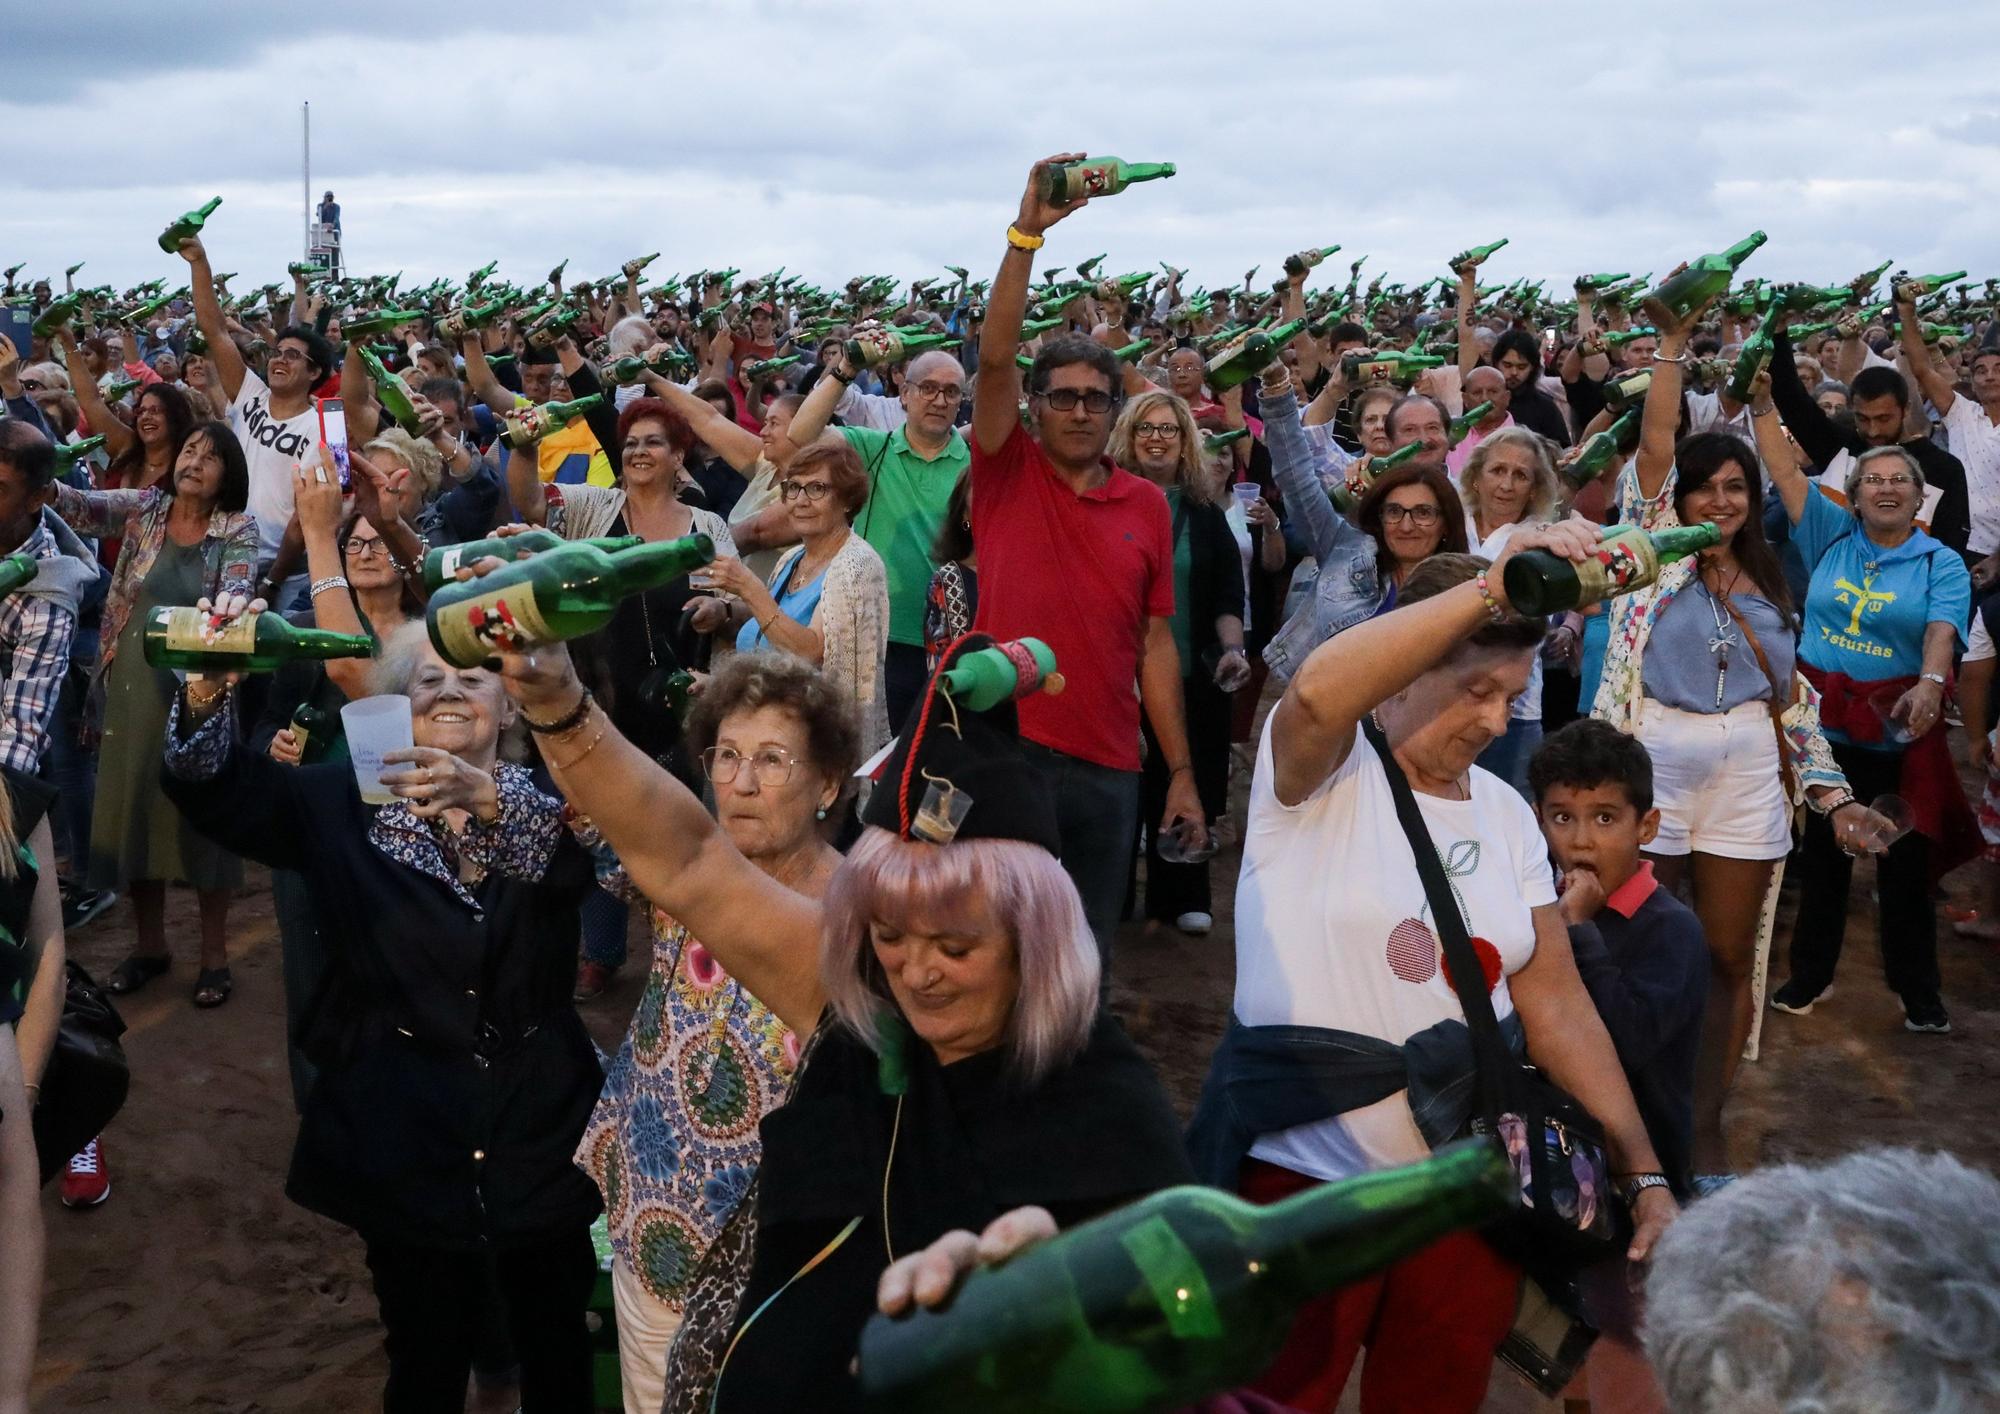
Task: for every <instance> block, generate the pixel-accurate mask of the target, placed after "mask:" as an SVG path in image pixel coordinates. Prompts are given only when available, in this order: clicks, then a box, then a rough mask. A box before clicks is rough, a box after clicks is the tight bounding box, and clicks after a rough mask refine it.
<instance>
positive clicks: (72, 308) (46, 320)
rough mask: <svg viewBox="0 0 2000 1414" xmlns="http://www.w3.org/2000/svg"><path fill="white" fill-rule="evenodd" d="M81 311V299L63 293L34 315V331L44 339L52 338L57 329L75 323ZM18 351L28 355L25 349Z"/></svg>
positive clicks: (24, 356) (24, 355) (22, 354)
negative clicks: (38, 313) (59, 297)
mask: <svg viewBox="0 0 2000 1414" xmlns="http://www.w3.org/2000/svg"><path fill="white" fill-rule="evenodd" d="M82 312H83V301H82V300H80V299H78V298H77V297H76V296H75V295H64V296H63V297H62V298H61V299H59V300H57V301H56V302H55V303H54V304H51V305H50V306H49V307H48V308H47V309H45V310H43V311H42V312H41V314H40V315H38V316H37V317H36V319H35V322H34V325H33V328H34V331H35V332H36V333H37V334H39V335H41V336H42V337H43V338H44V339H49V338H53V337H55V333H56V331H57V330H58V329H62V328H65V327H66V326H68V325H70V324H73V323H75V322H76V320H77V317H78V316H79V315H80V314H81V313H82ZM20 353H21V357H23V358H26V357H27V356H28V351H27V350H26V349H22V350H21V351H20Z"/></svg>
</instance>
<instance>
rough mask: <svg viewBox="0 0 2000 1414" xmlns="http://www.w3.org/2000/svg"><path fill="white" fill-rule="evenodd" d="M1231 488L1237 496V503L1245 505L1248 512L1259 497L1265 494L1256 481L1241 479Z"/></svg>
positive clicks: (1232, 492)
mask: <svg viewBox="0 0 2000 1414" xmlns="http://www.w3.org/2000/svg"><path fill="white" fill-rule="evenodd" d="M1229 489H1230V492H1231V494H1233V495H1234V496H1235V497H1236V504H1237V505H1239V506H1241V507H1243V509H1244V510H1245V511H1246V512H1247V511H1248V510H1249V509H1250V508H1251V507H1252V506H1254V505H1256V504H1257V498H1258V497H1260V496H1262V495H1263V494H1264V493H1263V491H1262V490H1261V489H1260V488H1259V487H1258V485H1257V483H1256V482H1254V481H1239V482H1237V483H1236V484H1235V485H1234V486H1231V487H1230V488H1229Z"/></svg>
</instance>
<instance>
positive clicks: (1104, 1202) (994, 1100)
mask: <svg viewBox="0 0 2000 1414" xmlns="http://www.w3.org/2000/svg"><path fill="white" fill-rule="evenodd" d="M490 563H491V562H488V565H483V566H482V567H481V568H482V569H483V568H486V567H488V566H490ZM987 643H990V640H986V639H983V638H981V637H980V636H978V635H974V636H971V637H969V638H967V639H965V640H962V641H961V644H960V645H959V647H958V648H957V649H956V650H955V651H954V654H953V657H952V658H950V659H948V660H947V663H948V664H949V663H951V662H955V661H957V659H958V657H960V656H962V655H963V654H965V653H967V652H969V651H972V650H973V649H974V648H977V647H980V646H982V645H984V644H987ZM501 661H502V668H501V671H502V674H503V676H504V677H505V679H506V681H507V685H508V690H509V691H510V692H512V693H513V694H514V696H515V698H516V699H517V700H518V701H519V703H520V706H521V712H522V715H523V716H524V717H525V718H526V720H527V721H528V724H529V726H530V727H531V728H532V729H534V730H535V731H537V732H539V733H541V740H542V742H543V758H544V760H545V761H546V762H547V764H548V766H549V768H550V770H551V771H552V772H553V773H554V776H555V779H556V782H557V784H558V785H559V786H560V787H561V789H562V791H563V793H564V794H565V795H566V796H567V797H568V798H569V801H570V803H571V805H572V806H573V807H574V808H575V809H576V810H577V811H579V812H582V813H583V814H585V815H587V816H588V817H589V820H590V822H591V824H592V825H593V826H594V827H595V828H596V829H597V830H599V831H601V832H602V834H603V836H604V838H605V840H606V841H608V842H609V843H610V844H611V845H613V846H615V847H616V849H617V851H618V855H619V858H620V859H621V860H622V861H623V864H624V867H625V869H626V870H627V871H628V873H629V875H630V877H631V880H632V882H633V883H634V884H635V885H637V886H638V888H640V889H641V890H642V891H643V892H644V893H645V895H646V896H647V897H648V898H649V899H651V900H652V901H653V903H654V905H655V906H657V907H659V908H661V909H664V910H666V911H667V912H668V913H670V914H671V915H672V916H673V917H674V918H676V919H678V920H679V921H680V922H681V923H682V924H684V925H685V926H686V927H687V929H688V930H689V932H690V933H692V934H694V935H696V936H698V937H700V938H701V940H702V941H703V943H704V944H706V945H707V947H708V950H709V951H710V952H711V953H713V954H714V956H715V958H716V960H717V961H718V962H719V963H720V964H721V965H722V966H723V967H725V968H727V969H728V971H729V974H730V975H731V976H732V977H734V978H736V979H737V981H738V982H740V983H741V984H742V986H743V987H744V988H745V989H746V990H747V991H749V992H751V993H753V994H754V995H755V996H756V997H757V998H758V999H759V1000H761V1001H762V1002H763V1003H764V1004H765V1005H766V1006H767V1007H769V1008H770V1010H771V1011H772V1013H773V1014H775V1015H776V1016H777V1017H778V1019H779V1020H780V1021H782V1022H783V1023H784V1024H785V1025H786V1026H788V1027H790V1028H791V1029H792V1030H794V1031H796V1032H797V1033H798V1034H800V1035H802V1036H808V1037H810V1038H811V1039H810V1040H808V1041H807V1043H806V1046H805V1050H804V1055H803V1057H802V1058H801V1060H800V1062H799V1068H798V1073H797V1079H796V1081H795V1082H794V1087H793V1091H792V1097H791V1099H790V1100H789V1101H788V1102H787V1103H786V1104H785V1105H784V1106H783V1107H781V1108H779V1109H777V1110H774V1111H773V1112H771V1114H769V1115H768V1116H766V1118H765V1120H764V1125H763V1160H762V1167H761V1170H760V1172H759V1176H758V1181H757V1187H756V1196H755V1200H754V1203H752V1204H746V1205H745V1207H746V1210H747V1212H746V1223H747V1222H750V1221H754V1224H755V1228H754V1240H752V1239H751V1238H750V1237H748V1236H747V1234H746V1233H745V1232H739V1233H737V1234H736V1235H735V1237H734V1238H733V1239H732V1236H731V1234H729V1233H727V1232H726V1233H725V1234H724V1236H723V1238H722V1239H721V1240H720V1241H719V1242H718V1243H717V1248H716V1252H719V1253H720V1254H721V1255H720V1257H717V1256H716V1253H712V1254H711V1256H712V1259H713V1260H716V1261H718V1262H719V1263H720V1265H722V1266H723V1267H724V1268H728V1266H729V1262H728V1257H729V1254H731V1253H732V1252H733V1253H736V1254H739V1255H740V1259H741V1263H742V1265H741V1266H740V1267H738V1268H735V1269H734V1270H733V1273H732V1275H733V1279H730V1278H729V1277H728V1276H723V1277H718V1279H717V1280H716V1282H715V1283H714V1284H713V1286H712V1288H711V1289H710V1291H709V1293H708V1294H707V1296H706V1297H704V1296H701V1295H697V1297H696V1298H695V1299H694V1300H692V1301H691V1303H690V1306H689V1308H688V1312H687V1316H686V1324H685V1325H684V1326H683V1328H682V1332H681V1335H680V1336H679V1338H678V1341H677V1343H676V1347H675V1351H674V1353H673V1356H672V1357H671V1361H670V1366H669V1386H668V1403H667V1407H668V1408H669V1409H693V1408H700V1409H709V1408H711V1407H712V1408H714V1409H716V1410H719V1411H723V1414H734V1411H742V1410H770V1409H803V1408H812V1409H814V1410H820V1411H840V1410H853V1409H858V1408H859V1399H860V1396H859V1391H858V1387H857V1384H856V1381H855V1379H854V1375H853V1371H852V1368H851V1367H852V1362H853V1359H854V1354H855V1350H856V1346H857V1342H858V1339H859V1336H860V1333H861V1327H862V1325H863V1324H864V1322H865V1321H866V1320H867V1318H868V1315H869V1313H870V1312H871V1311H872V1310H873V1309H875V1306H876V1302H877V1285H878V1282H882V1281H883V1280H884V1269H885V1268H888V1267H890V1266H891V1265H892V1264H893V1263H895V1262H896V1261H897V1260H898V1259H900V1258H906V1257H910V1256H912V1255H913V1254H918V1253H923V1252H925V1249H926V1248H927V1246H930V1245H931V1244H936V1246H930V1251H929V1253H928V1254H927V1256H928V1259H929V1262H930V1263H932V1264H934V1265H927V1266H926V1267H925V1274H924V1275H923V1276H922V1277H921V1278H920V1279H919V1280H918V1281H917V1283H916V1293H917V1296H918V1298H919V1299H921V1300H923V1301H925V1302H926V1303H930V1304H935V1303H936V1302H938V1301H941V1300H942V1299H943V1298H944V1295H945V1292H946V1291H947V1290H948V1289H949V1287H950V1285H951V1281H950V1273H952V1272H954V1271H957V1270H962V1269H963V1268H965V1267H967V1266H970V1265H971V1264H972V1263H973V1261H974V1260H975V1255H974V1254H975V1252H981V1251H983V1252H986V1253H988V1254H990V1253H992V1252H994V1251H998V1250H1008V1251H1011V1250H1013V1249H1014V1247H1015V1246H1017V1245H1018V1244H1019V1243H1020V1242H1021V1241H1023V1240H1026V1239H1029V1238H1032V1237H1034V1236H1039V1235H1042V1234H1045V1233H1046V1232H1047V1231H1049V1230H1050V1227H1051V1221H1050V1220H1051V1218H1053V1220H1054V1222H1055V1223H1059V1224H1064V1225H1067V1224H1069V1223H1072V1222H1077V1221H1081V1220H1082V1219H1084V1218H1087V1217H1090V1216H1093V1215H1095V1214H1097V1213H1100V1212H1103V1211H1105V1210H1107V1209H1110V1208H1114V1207H1117V1206H1119V1205H1120V1204H1121V1203H1123V1202H1125V1201H1127V1200H1129V1199H1132V1198H1135V1197H1137V1196H1140V1195H1142V1194H1145V1193H1148V1192H1152V1191H1155V1190H1157V1189H1160V1188H1163V1187H1168V1186H1171V1185H1172V1184H1175V1183H1177V1182H1182V1181H1185V1180H1186V1178H1187V1177H1188V1174H1189V1169H1188V1165H1187V1159H1186V1157H1185V1154H1184V1153H1183V1150H1182V1147H1181V1141H1180V1134H1179V1125H1178V1123H1177V1121H1176V1120H1175V1118H1174V1114H1173V1110H1172V1107H1171V1106H1170V1105H1169V1104H1168V1102H1167V1099H1166V1096H1165V1094H1164V1092H1163V1091H1162V1090H1161V1088H1160V1086H1159V1083H1158V1081H1157V1080H1156V1079H1155V1078H1154V1077H1153V1074H1152V1072H1151V1071H1150V1070H1149V1069H1148V1068H1147V1066H1146V1063H1145V1062H1144V1061H1143V1060H1141V1059H1140V1057H1139V1055H1138V1052H1137V1051H1136V1050H1134V1048H1133V1047H1132V1044H1131V1042H1130V1041H1128V1040H1127V1039H1126V1038H1125V1035H1124V1033H1123V1032H1122V1031H1121V1030H1120V1029H1119V1027H1118V1024H1117V1023H1116V1022H1115V1021H1113V1020H1112V1019H1111V1018H1110V1016H1109V1015H1108V1014H1106V1013H1104V1012H1102V1011H1100V1009H1099V1006H1098V963H1097V948H1096V944H1095V942H1094V941H1093V939H1092V936H1091V932H1090V925H1089V923H1088V922H1087V920H1086V919H1085V917H1084V913H1083V905H1082V903H1081V901H1080V900H1079V898H1078V896H1077V893H1076V888H1075V886H1074V885H1073V884H1071V883H1070V881H1069V877H1068V875H1066V874H1065V873H1064V872H1063V870H1062V866H1061V864H1060V863H1059V862H1058V860H1057V858H1056V853H1055V851H1056V849H1057V846H1058V844H1059V841H1060V836H1059V835H1058V833H1057V829H1056V820H1055V807H1054V802H1053V799H1052V798H1051V796H1050V794H1049V792H1048V789H1047V787H1046V786H1045V785H1044V784H1043V783H1042V782H1041V781H1040V780H1039V778H1038V777H1037V776H1036V774H1035V773H1034V772H1033V771H1030V770H1028V769H1026V762H1025V758H1024V757H1023V755H1022V752H1021V746H1020V742H1019V738H1018V731H1017V726H1016V719H1015V712H1014V707H1013V705H1012V703H1011V702H1003V703H1001V704H1000V705H998V706H996V707H994V708H992V709H990V710H988V711H985V712H975V711H973V710H971V709H970V708H969V707H967V706H965V705H963V704H961V703H957V702H955V701H954V700H953V699H951V698H949V697H947V696H945V695H944V693H943V690H942V688H941V686H940V685H939V679H936V678H934V679H933V680H932V683H931V686H930V688H929V689H928V691H927V693H926V697H925V700H924V702H923V703H922V704H921V705H920V706H919V708H918V710H917V711H916V712H915V713H914V714H913V715H912V718H911V720H910V722H909V724H908V727H907V728H906V730H905V731H904V733H903V736H902V739H901V742H900V744H899V745H898V747H897V748H896V750H895V751H894V752H893V753H892V754H891V756H890V757H889V759H888V761H887V763H886V765H885V767H884V769H883V771H882V773H881V776H880V782H879V784H878V785H877V787H876V790H875V792H874V794H873V795H872V797H871V798H870V801H869V804H868V806H867V809H866V811H865V812H864V817H863V818H864V822H865V824H866V825H867V828H866V829H865V830H864V832H863V834H862V836H861V839H860V841H859V842H858V843H857V844H856V845H855V846H854V848H853V850H852V851H851V852H850V853H849V854H848V855H847V857H846V859H845V860H844V861H842V863H841V864H840V865H839V867H838V868H837V869H836V870H835V871H834V873H833V876H832V878H831V879H830V880H829V881H828V884H827V888H826V892H825V897H824V898H823V899H819V898H812V897H808V896H806V895H803V894H800V893H798V892H796V891H794V890H792V889H789V888H787V887H786V886H785V885H784V883H783V882H782V881H780V880H778V879H774V878H772V877H770V876H769V875H768V874H766V873H764V872H763V871H762V870H760V869H758V868H757V867H756V866H755V865H754V864H752V863H751V862H749V861H748V860H746V859H745V858H744V857H743V855H742V854H741V853H739V852H738V850H737V848H736V847H735V846H734V845H733V844H732V843H731V842H730V839H729V836H728V835H727V834H725V833H724V832H723V830H722V829H721V828H720V827H719V826H718V825H717V824H716V822H715V821H714V820H713V819H712V818H711V817H710V816H709V814H708V811H707V810H706V809H705V808H703V805H702V803H701V800H700V799H699V798H698V797H697V796H695V795H694V794H693V793H692V792H690V791H689V790H687V788H686V787H684V786H683V785H681V784H680V783H679V782H678V781H676V780H675V779H674V778H673V777H672V776H671V775H670V774H669V773H667V772H666V771H664V770H662V769H660V768H659V767H658V766H656V765H655V764H654V763H653V762H651V761H649V760H647V759H646V758H645V756H644V754H643V753H641V752H639V751H638V750H636V749H634V748H633V747H632V746H631V745H630V744H629V743H628V742H627V741H626V740H625V739H624V738H623V737H622V736H621V735H620V734H619V732H618V731H617V729H616V728H615V727H613V726H612V725H611V723H610V721H609V720H608V719H607V718H606V717H605V716H604V714H603V712H602V711H600V710H599V709H598V708H597V706H596V705H595V704H594V703H593V702H592V701H591V699H590V696H589V694H588V693H586V692H585V691H584V690H583V689H582V687H581V685H580V684H579V683H578V682H577V679H576V676H575V673H574V671H573V670H572V669H571V666H570V664H569V660H568V655H567V654H566V653H565V652H564V651H563V650H562V648H561V647H560V646H557V647H554V648H540V649H537V650H536V651H535V653H534V654H533V655H530V656H520V655H509V656H503V658H502V660H501ZM1026 1205H1034V1206H1035V1207H1037V1208H1039V1209H1040V1210H1041V1211H1031V1212H1026V1213H1024V1212H1021V1211H1019V1210H1021V1209H1022V1208H1023V1207H1024V1206H1026ZM982 1231H983V1232H984V1233H985V1234H986V1237H985V1240H984V1241H978V1240H975V1237H974V1234H975V1233H980V1232H982ZM746 1273H747V1275H745V1274H746ZM909 1275H910V1268H908V1267H905V1268H903V1269H901V1270H900V1271H899V1272H898V1273H897V1275H896V1277H895V1285H896V1286H897V1287H898V1288H899V1289H901V1288H905V1287H906V1286H907V1283H908V1278H909ZM890 1286H891V1284H890V1283H884V1290H885V1292H888V1291H889V1290H890ZM892 1304H896V1303H892ZM732 1331H733V1332H734V1339H733V1340H732V1339H731V1332H732ZM711 1400H712V1401H713V1403H712V1404H711V1402H710V1401H711Z"/></svg>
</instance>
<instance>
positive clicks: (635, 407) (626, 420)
mask: <svg viewBox="0 0 2000 1414" xmlns="http://www.w3.org/2000/svg"><path fill="white" fill-rule="evenodd" d="M642 422H657V423H660V424H662V425H663V426H664V427H665V428H666V429H667V445H669V446H671V447H672V448H673V449H674V450H675V451H677V452H679V453H680V454H681V455H682V456H686V455H687V454H688V453H689V452H690V451H692V450H693V449H694V429H693V428H692V427H690V426H688V420H687V419H686V418H684V417H682V416H681V415H680V414H679V413H677V412H675V411H674V410H673V409H672V408H671V407H668V406H667V404H666V403H665V402H664V401H662V400H661V399H659V398H634V399H633V400H632V401H631V402H629V403H627V404H626V405H625V410H624V411H623V412H621V413H619V414H618V445H619V446H621V447H622V446H624V445H625V439H626V438H627V437H630V436H631V435H632V429H633V428H634V427H636V426H638V425H639V424H640V423H642Z"/></svg>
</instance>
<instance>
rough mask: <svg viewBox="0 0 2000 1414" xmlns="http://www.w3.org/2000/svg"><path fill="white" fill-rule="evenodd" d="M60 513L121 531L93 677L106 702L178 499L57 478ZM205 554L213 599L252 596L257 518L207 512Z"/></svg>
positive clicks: (96, 531)
mask: <svg viewBox="0 0 2000 1414" xmlns="http://www.w3.org/2000/svg"><path fill="white" fill-rule="evenodd" d="M55 492H56V514H57V515H59V516H61V517H62V518H63V520H64V522H65V523H67V524H68V526H69V528H70V529H71V530H74V531H75V532H76V533H77V534H78V535H89V536H93V537H98V538H101V537H104V536H108V535H122V536H123V537H124V544H122V545H121V546H120V547H119V550H118V565H117V567H116V568H115V569H113V570H112V572H111V588H110V591H109V592H108V593H107V594H106V596H105V600H104V619H103V631H102V634H101V647H100V648H99V650H98V655H97V668H96V671H95V672H94V673H93V674H92V676H91V680H90V703H91V706H92V707H93V708H102V706H103V705H104V695H105V682H106V680H107V678H108V677H109V675H110V672H111V660H112V659H114V658H116V657H117V656H118V636H119V634H121V633H122V632H124V629H125V623H126V621H127V620H128V619H130V618H131V617H132V609H133V607H134V606H135V605H136V604H138V602H139V590H140V588H141V587H142V586H143V585H144V584H145V583H146V576H147V575H148V574H150V573H151V572H152V569H153V564H154V562H155V561H157V560H158V559H159V558H160V551H161V550H162V549H164V548H165V547H166V543H167V518H168V516H169V515H170V514H171V513H172V511H173V508H174V498H173V497H172V496H171V495H169V494H168V493H167V492H166V491H164V490H162V489H161V488H160V487H158V486H150V487H147V488H146V489H145V490H143V491H79V490H77V489H76V488H75V487H73V486H65V485H63V484H62V483H61V482H57V483H56V487H55ZM201 557H202V561H203V563H204V564H205V566H206V579H207V588H208V597H209V598H210V599H211V600H213V599H216V598H219V597H220V596H222V595H224V594H248V593H249V592H250V586H251V584H252V582H253V581H254V580H255V579H256V576H257V518H256V517H255V516H253V515H251V514H250V513H249V512H247V511H224V510H218V511H216V512H215V513H214V514H213V515H211V516H210V517H209V518H208V531H207V533H206V534H204V535H203V536H202V540H201Z"/></svg>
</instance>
